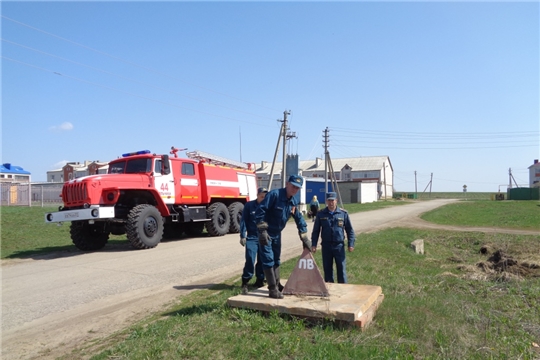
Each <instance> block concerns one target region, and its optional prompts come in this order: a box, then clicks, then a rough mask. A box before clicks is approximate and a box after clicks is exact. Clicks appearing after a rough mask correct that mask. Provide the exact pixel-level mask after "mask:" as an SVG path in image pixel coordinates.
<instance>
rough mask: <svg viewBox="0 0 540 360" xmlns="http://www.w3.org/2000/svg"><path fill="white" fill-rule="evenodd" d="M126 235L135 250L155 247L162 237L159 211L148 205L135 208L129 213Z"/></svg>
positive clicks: (161, 218)
mask: <svg viewBox="0 0 540 360" xmlns="http://www.w3.org/2000/svg"><path fill="white" fill-rule="evenodd" d="M126 234H127V238H128V240H129V242H130V243H131V246H133V247H134V248H136V249H150V248H154V247H156V246H157V245H158V244H159V242H160V241H161V238H162V237H163V217H161V213H160V212H159V210H158V209H157V208H156V207H154V206H152V205H148V204H141V205H137V206H135V207H134V208H133V209H131V211H130V212H129V215H128V219H127V224H126Z"/></svg>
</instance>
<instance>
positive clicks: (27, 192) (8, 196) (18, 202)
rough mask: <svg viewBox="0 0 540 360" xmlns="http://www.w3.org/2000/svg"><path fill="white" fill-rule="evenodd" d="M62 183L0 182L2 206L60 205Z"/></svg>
mask: <svg viewBox="0 0 540 360" xmlns="http://www.w3.org/2000/svg"><path fill="white" fill-rule="evenodd" d="M62 185H63V183H30V184H29V183H0V190H1V191H0V200H1V202H0V203H1V205H2V206H51V205H62V204H63V203H62V198H61V197H60V194H61V193H62Z"/></svg>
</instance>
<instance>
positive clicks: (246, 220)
mask: <svg viewBox="0 0 540 360" xmlns="http://www.w3.org/2000/svg"><path fill="white" fill-rule="evenodd" d="M258 207H259V204H258V203H257V200H251V201H248V202H247V203H246V205H245V206H244V211H242V220H241V221H240V238H246V239H247V238H258V237H259V234H258V232H257V223H256V222H255V210H257V208H258ZM246 231H247V237H246Z"/></svg>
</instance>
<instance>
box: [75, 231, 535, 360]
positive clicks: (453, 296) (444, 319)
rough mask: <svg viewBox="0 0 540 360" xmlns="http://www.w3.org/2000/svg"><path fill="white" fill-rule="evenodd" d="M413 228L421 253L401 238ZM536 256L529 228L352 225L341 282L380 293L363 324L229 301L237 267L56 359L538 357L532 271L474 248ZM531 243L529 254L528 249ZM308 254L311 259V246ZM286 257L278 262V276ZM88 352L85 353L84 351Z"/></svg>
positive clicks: (285, 267)
mask: <svg viewBox="0 0 540 360" xmlns="http://www.w3.org/2000/svg"><path fill="white" fill-rule="evenodd" d="M418 238H422V239H424V240H425V243H426V255H424V256H422V255H416V254H414V253H413V251H411V249H410V246H409V244H410V242H411V241H413V240H415V239H418ZM484 245H488V246H489V247H490V248H492V249H503V250H504V251H505V252H506V253H507V254H510V255H511V256H513V258H514V259H515V260H517V261H518V263H524V262H525V260H523V261H522V259H527V260H526V261H528V263H531V264H532V263H535V264H540V256H539V255H538V253H537V252H538V245H539V238H538V237H535V236H512V235H485V234H481V233H452V232H442V231H419V230H410V229H391V230H385V231H381V232H378V233H376V234H366V235H361V236H360V237H359V238H358V243H357V246H356V250H355V252H353V253H351V254H348V276H349V281H350V282H351V283H357V284H373V285H380V286H382V288H383V292H384V294H385V300H384V301H383V303H382V305H381V307H380V308H379V310H378V312H377V314H376V317H375V319H374V322H373V323H372V325H371V326H370V328H368V329H367V330H366V331H365V332H361V331H359V330H358V329H357V328H352V327H347V326H344V325H343V324H338V323H335V322H332V321H329V320H328V321H315V322H308V321H306V320H302V319H298V318H295V317H291V316H280V315H278V314H277V313H271V314H262V313H259V312H256V311H252V310H242V309H235V308H230V307H228V306H227V305H226V301H227V299H228V298H229V297H231V296H234V295H237V294H238V293H239V292H240V287H239V281H238V277H239V276H240V270H239V273H238V277H237V278H235V279H230V280H229V281H227V282H225V283H223V284H220V285H218V286H215V287H214V288H212V289H209V290H201V291H197V292H196V293H192V294H190V295H188V296H185V297H182V298H181V299H179V300H178V303H177V304H176V305H175V306H173V307H171V308H170V309H169V310H168V311H166V312H164V313H160V314H156V315H153V316H151V317H149V318H148V319H146V320H145V321H143V322H141V323H139V324H137V325H136V326H133V327H131V328H129V329H126V330H125V331H123V332H121V333H118V334H116V335H114V336H112V337H110V338H108V339H105V340H104V341H101V342H99V343H96V344H93V345H92V346H90V347H86V348H81V349H79V350H77V351H76V352H74V353H72V354H70V355H68V356H66V357H65V359H70V358H77V357H86V356H91V358H92V359H96V360H97V359H102V360H105V359H268V358H269V357H270V358H274V359H376V358H377V359H538V357H540V352H539V350H540V349H539V348H537V347H535V344H539V343H540V304H539V302H538V299H539V298H540V277H539V276H540V272H539V270H538V268H536V269H533V268H531V269H530V273H528V275H525V274H524V275H518V274H513V273H512V272H508V271H507V272H504V271H503V272H497V271H495V270H489V267H485V268H480V267H478V266H477V265H476V264H478V263H484V264H487V263H488V260H487V259H488V257H489V255H487V254H481V253H480V248H481V247H482V246H484ZM531 251H535V252H536V256H535V255H534V254H531ZM315 258H316V261H317V263H318V264H321V258H320V252H317V253H316V256H315ZM295 263H296V260H291V261H288V262H287V263H285V264H284V265H283V274H284V276H285V277H286V276H287V275H288V274H290V273H291V271H292V267H293V266H294V265H295ZM92 355H93V356H92Z"/></svg>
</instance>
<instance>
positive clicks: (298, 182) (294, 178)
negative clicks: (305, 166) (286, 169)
mask: <svg viewBox="0 0 540 360" xmlns="http://www.w3.org/2000/svg"><path fill="white" fill-rule="evenodd" d="M289 182H290V183H291V184H293V185H294V186H296V187H299V188H301V187H302V185H304V179H302V177H301V176H299V175H291V176H289Z"/></svg>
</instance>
